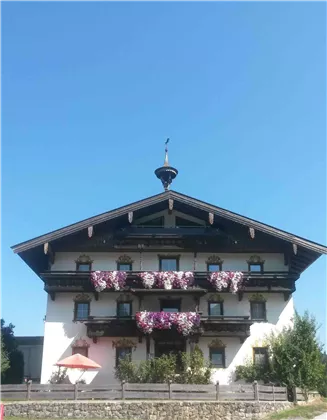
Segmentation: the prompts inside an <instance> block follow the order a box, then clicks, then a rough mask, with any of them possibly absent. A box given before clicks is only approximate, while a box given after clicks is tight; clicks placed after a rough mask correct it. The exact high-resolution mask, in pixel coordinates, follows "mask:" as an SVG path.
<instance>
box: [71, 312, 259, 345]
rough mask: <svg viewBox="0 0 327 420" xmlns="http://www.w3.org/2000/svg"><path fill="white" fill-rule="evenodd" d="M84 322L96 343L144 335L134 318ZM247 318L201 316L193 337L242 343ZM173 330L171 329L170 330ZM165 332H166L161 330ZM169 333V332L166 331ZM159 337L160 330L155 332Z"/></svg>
mask: <svg viewBox="0 0 327 420" xmlns="http://www.w3.org/2000/svg"><path fill="white" fill-rule="evenodd" d="M79 321H80V322H84V323H85V325H86V326H87V335H88V337H90V338H93V340H94V341H95V342H96V340H97V338H98V337H139V340H141V339H142V337H143V336H144V334H143V333H142V332H141V331H140V330H139V329H138V328H137V326H136V321H135V317H134V316H131V317H118V316H101V317H95V316H89V317H88V318H87V319H85V320H79ZM253 322H255V321H253V320H251V319H250V318H249V317H248V316H225V315H224V316H201V324H200V327H199V328H197V329H196V331H195V332H194V335H195V336H197V337H201V336H202V337H238V338H240V340H241V341H242V342H243V341H244V340H245V339H246V338H247V337H248V336H249V335H250V326H251V325H252V324H253ZM172 330H173V329H172ZM163 331H167V330H163ZM168 331H169V330H168ZM154 333H155V335H156V336H157V335H158V334H159V335H160V333H161V330H155V331H154Z"/></svg>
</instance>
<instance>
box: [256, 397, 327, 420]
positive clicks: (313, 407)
mask: <svg viewBox="0 0 327 420" xmlns="http://www.w3.org/2000/svg"><path fill="white" fill-rule="evenodd" d="M325 411H327V401H326V399H325V400H321V401H315V402H313V403H311V404H308V405H305V406H303V405H302V406H301V405H299V406H297V407H294V408H291V409H289V410H284V411H281V412H280V413H275V414H271V415H270V416H268V417H265V419H264V420H284V419H294V418H302V419H313V418H314V417H316V416H318V415H319V414H322V413H324V412H325Z"/></svg>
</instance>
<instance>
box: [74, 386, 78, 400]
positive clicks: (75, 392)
mask: <svg viewBox="0 0 327 420" xmlns="http://www.w3.org/2000/svg"><path fill="white" fill-rule="evenodd" d="M77 399H78V383H75V384H74V400H77Z"/></svg>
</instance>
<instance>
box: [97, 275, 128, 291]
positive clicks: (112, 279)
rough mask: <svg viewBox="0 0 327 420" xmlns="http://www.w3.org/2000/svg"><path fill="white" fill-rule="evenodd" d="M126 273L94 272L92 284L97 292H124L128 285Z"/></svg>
mask: <svg viewBox="0 0 327 420" xmlns="http://www.w3.org/2000/svg"><path fill="white" fill-rule="evenodd" d="M126 277H127V274H126V272H125V271H94V272H93V273H91V282H92V283H93V286H94V288H95V290H96V291H97V292H102V291H103V290H105V289H114V290H116V291H118V290H122V289H123V288H124V287H125V284H126Z"/></svg>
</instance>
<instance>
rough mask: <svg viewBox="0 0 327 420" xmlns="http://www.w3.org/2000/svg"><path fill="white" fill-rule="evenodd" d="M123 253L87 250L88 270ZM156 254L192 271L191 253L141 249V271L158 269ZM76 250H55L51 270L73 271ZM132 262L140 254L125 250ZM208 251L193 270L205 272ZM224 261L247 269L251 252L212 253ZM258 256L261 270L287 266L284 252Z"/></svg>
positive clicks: (111, 264) (109, 264)
mask: <svg viewBox="0 0 327 420" xmlns="http://www.w3.org/2000/svg"><path fill="white" fill-rule="evenodd" d="M123 254H124V253H123V252H119V253H118V252H97V253H96V252H90V253H88V254H87V255H88V256H89V257H90V258H91V259H92V260H93V264H92V270H108V271H110V270H116V269H117V263H116V261H117V259H118V258H119V257H120V256H121V255H123ZM158 254H164V255H172V256H175V255H180V262H179V265H180V267H179V268H180V270H182V271H187V270H191V271H193V270H194V254H193V253H191V252H188V253H186V252H179V251H178V250H176V252H168V253H167V252H165V250H164V249H163V250H162V252H160V253H159V252H143V253H142V270H144V271H158V269H159V258H158ZM80 255H81V254H80V253H77V252H57V253H56V258H55V262H54V264H53V265H52V267H51V270H54V271H74V270H76V263H75V261H76V260H77V258H78V257H79V256H80ZM126 255H128V256H129V257H131V258H132V260H133V261H134V263H133V270H136V271H137V270H140V269H141V267H140V265H141V263H140V253H139V252H128V253H126ZM210 255H213V254H212V253H211V254H208V253H198V254H197V257H196V265H195V271H206V270H207V265H206V261H207V259H208V257H209V256H210ZM216 255H219V257H220V258H221V259H222V260H223V261H224V263H223V270H226V271H228V270H230V271H237V270H239V271H247V270H248V264H247V260H248V259H249V258H250V257H251V256H252V255H253V254H250V253H247V254H246V253H244V254H227V253H219V254H216ZM259 255H260V257H261V258H262V259H263V260H265V264H264V270H265V271H286V272H287V271H288V267H287V266H285V265H284V255H283V254H277V253H271V254H264V253H263V254H259Z"/></svg>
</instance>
